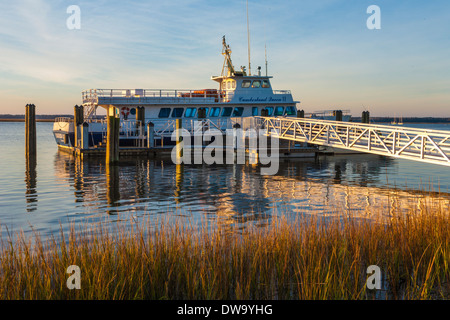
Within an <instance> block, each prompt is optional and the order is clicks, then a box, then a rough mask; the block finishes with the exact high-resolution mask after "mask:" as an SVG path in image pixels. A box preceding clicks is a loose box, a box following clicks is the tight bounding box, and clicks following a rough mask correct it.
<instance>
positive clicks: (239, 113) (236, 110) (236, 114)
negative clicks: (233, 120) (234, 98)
mask: <svg viewBox="0 0 450 320" xmlns="http://www.w3.org/2000/svg"><path fill="white" fill-rule="evenodd" d="M243 112H244V108H243V107H236V108H234V110H233V117H241V116H242V113H243Z"/></svg>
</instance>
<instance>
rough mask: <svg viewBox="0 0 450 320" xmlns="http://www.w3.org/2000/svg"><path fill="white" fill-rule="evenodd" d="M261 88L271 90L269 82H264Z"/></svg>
mask: <svg viewBox="0 0 450 320" xmlns="http://www.w3.org/2000/svg"><path fill="white" fill-rule="evenodd" d="M261 87H263V88H270V83H269V80H263V82H262V85H261Z"/></svg>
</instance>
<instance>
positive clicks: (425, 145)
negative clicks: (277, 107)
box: [255, 117, 450, 166]
mask: <svg viewBox="0 0 450 320" xmlns="http://www.w3.org/2000/svg"><path fill="white" fill-rule="evenodd" d="M255 122H256V123H255V125H256V128H258V129H264V130H266V134H267V135H276V136H278V138H279V139H286V140H293V141H298V142H307V143H311V144H316V145H322V146H329V147H334V148H341V149H346V150H352V151H357V152H365V153H372V154H378V155H382V156H387V157H394V158H399V159H408V160H414V161H420V162H427V163H433V164H439V165H444V166H450V131H443V130H428V129H416V128H408V127H398V126H386V125H375V124H365V123H354V122H341V121H329V120H318V119H310V118H288V117H286V118H275V117H255Z"/></svg>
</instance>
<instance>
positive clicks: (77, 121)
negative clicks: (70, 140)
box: [73, 105, 84, 148]
mask: <svg viewBox="0 0 450 320" xmlns="http://www.w3.org/2000/svg"><path fill="white" fill-rule="evenodd" d="M73 109H74V110H73V131H74V135H75V143H74V147H75V148H80V147H81V146H80V144H81V142H80V140H81V129H80V126H81V125H82V124H83V122H84V107H83V106H78V105H76V106H75V107H73Z"/></svg>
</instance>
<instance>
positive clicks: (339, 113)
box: [333, 110, 342, 121]
mask: <svg viewBox="0 0 450 320" xmlns="http://www.w3.org/2000/svg"><path fill="white" fill-rule="evenodd" d="M333 113H334V115H335V120H336V121H342V110H335V111H333Z"/></svg>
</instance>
